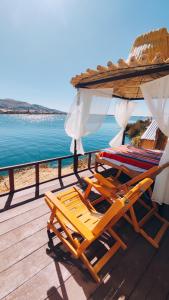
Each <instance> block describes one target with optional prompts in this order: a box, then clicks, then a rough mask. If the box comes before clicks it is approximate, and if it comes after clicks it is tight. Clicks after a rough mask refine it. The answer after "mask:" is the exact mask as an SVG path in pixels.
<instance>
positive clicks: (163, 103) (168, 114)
mask: <svg viewBox="0 0 169 300" xmlns="http://www.w3.org/2000/svg"><path fill="white" fill-rule="evenodd" d="M141 91H142V94H143V96H144V99H145V100H146V102H147V105H148V108H149V110H150V112H151V114H152V116H153V118H154V119H155V120H156V122H157V124H158V127H159V128H160V130H161V131H162V132H163V133H164V134H165V135H166V136H167V137H168V138H169V75H168V76H165V77H162V78H160V79H156V80H154V81H151V82H148V83H145V84H142V85H141ZM167 162H169V139H168V142H167V145H166V147H165V150H164V153H163V155H162V157H161V160H160V165H162V164H164V163H167ZM152 200H154V201H155V202H158V203H159V204H162V203H166V204H169V168H166V169H164V170H163V171H162V172H161V173H160V174H159V175H158V176H157V177H156V181H155V185H154V190H153V195H152Z"/></svg>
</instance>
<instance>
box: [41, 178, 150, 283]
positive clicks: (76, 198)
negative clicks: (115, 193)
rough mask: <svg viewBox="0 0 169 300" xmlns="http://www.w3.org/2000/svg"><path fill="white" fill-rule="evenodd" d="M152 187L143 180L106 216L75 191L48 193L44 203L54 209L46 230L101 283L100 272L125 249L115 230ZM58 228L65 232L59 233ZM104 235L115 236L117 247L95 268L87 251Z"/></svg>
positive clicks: (113, 247)
mask: <svg viewBox="0 0 169 300" xmlns="http://www.w3.org/2000/svg"><path fill="white" fill-rule="evenodd" d="M151 184H152V180H151V179H144V180H143V181H142V182H140V183H139V184H138V185H137V186H135V187H134V188H133V189H131V190H130V191H129V192H128V193H126V195H125V196H124V197H123V198H119V199H117V200H116V202H115V203H113V204H112V205H111V206H110V208H109V209H108V210H107V212H106V213H105V214H103V215H102V214H100V213H98V212H97V211H96V210H95V209H94V208H93V207H92V205H91V204H90V202H89V201H85V200H84V198H83V196H82V194H81V193H80V191H78V190H77V189H76V188H75V187H73V188H72V189H69V190H67V191H66V192H64V193H59V194H57V195H56V196H55V195H54V194H52V193H51V192H48V193H46V195H45V201H46V203H47V204H48V206H49V208H50V209H51V216H50V219H49V221H48V225H47V228H48V230H50V231H52V232H54V233H55V234H56V236H57V237H58V238H59V239H60V240H61V241H62V243H63V244H64V246H65V247H66V248H67V250H68V251H69V252H70V253H71V254H73V256H74V257H75V258H80V259H81V260H82V261H83V263H84V264H85V266H86V267H87V269H88V270H89V272H90V273H91V275H92V276H93V278H94V279H95V280H96V281H97V282H99V281H100V277H99V276H98V272H99V271H100V270H101V269H102V267H103V266H104V265H105V264H106V263H107V262H108V260H109V259H110V258H111V257H112V256H113V255H114V254H115V253H116V252H117V250H118V249H119V248H120V247H121V248H122V249H123V250H125V249H126V245H125V243H124V242H123V241H122V240H121V238H120V237H119V236H118V235H117V233H116V232H115V231H114V230H113V228H112V226H113V225H114V224H115V223H116V222H117V221H118V220H119V219H120V218H121V217H122V216H123V215H124V213H126V211H128V209H130V207H131V206H132V205H133V204H134V203H135V202H136V201H137V199H138V198H139V197H140V196H141V194H142V193H143V192H144V191H145V190H147V189H148V188H149V186H150V185H151ZM59 225H60V227H61V229H62V232H60V230H58V226H59ZM104 232H107V233H108V234H109V235H110V236H112V237H113V239H114V240H115V243H114V245H113V246H112V247H111V248H110V249H109V250H108V251H107V252H106V254H105V255H104V256H103V257H101V258H100V259H99V260H98V261H97V262H96V263H95V264H94V265H93V264H92V263H91V262H90V261H89V260H88V258H87V256H86V250H87V249H88V248H89V247H90V245H91V244H92V243H93V242H94V241H95V240H96V239H99V237H101V235H102V234H103V233H104ZM74 233H76V234H74ZM77 234H78V235H79V236H80V237H81V238H80V239H78V238H77Z"/></svg>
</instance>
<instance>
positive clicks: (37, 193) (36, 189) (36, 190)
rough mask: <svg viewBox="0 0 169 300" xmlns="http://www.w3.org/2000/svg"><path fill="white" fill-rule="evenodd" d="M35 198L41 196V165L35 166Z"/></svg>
mask: <svg viewBox="0 0 169 300" xmlns="http://www.w3.org/2000/svg"><path fill="white" fill-rule="evenodd" d="M35 196H36V197H38V196H39V164H36V165H35Z"/></svg>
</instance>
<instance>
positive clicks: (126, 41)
mask: <svg viewBox="0 0 169 300" xmlns="http://www.w3.org/2000/svg"><path fill="white" fill-rule="evenodd" d="M160 27H167V28H169V1H168V0H161V1H160V0H153V1H152V0H146V1H145V0H141V1H140V0H139V1H138V0H0V98H1V99H3V98H12V99H16V100H21V101H28V102H30V103H36V104H40V105H44V106H47V107H50V108H56V109H59V110H63V111H68V110H69V107H70V104H71V102H72V100H73V97H74V95H75V89H74V88H73V87H72V85H71V84H70V79H71V77H73V76H74V75H76V74H79V73H81V72H83V71H85V70H86V69H87V68H88V67H89V68H96V66H97V65H98V64H100V65H106V63H107V61H109V60H112V61H113V62H114V63H116V62H117V60H118V59H119V58H124V59H126V58H127V57H128V54H129V51H130V48H131V46H132V43H133V42H134V40H135V38H136V37H137V36H138V35H140V34H142V33H144V32H147V31H150V30H153V29H158V28H160ZM138 107H139V108H138V109H137V113H138V112H139V114H147V112H146V109H145V106H144V105H143V103H142V104H140V105H139V106H138Z"/></svg>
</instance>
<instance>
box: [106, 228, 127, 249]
mask: <svg viewBox="0 0 169 300" xmlns="http://www.w3.org/2000/svg"><path fill="white" fill-rule="evenodd" d="M108 232H109V233H110V235H111V236H112V237H113V238H114V239H115V240H116V241H118V242H119V243H120V246H121V247H122V249H123V250H126V249H127V245H126V244H125V243H124V242H123V241H122V239H121V238H120V237H119V236H118V234H117V233H116V232H115V231H114V230H113V229H111V228H109V229H108Z"/></svg>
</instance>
